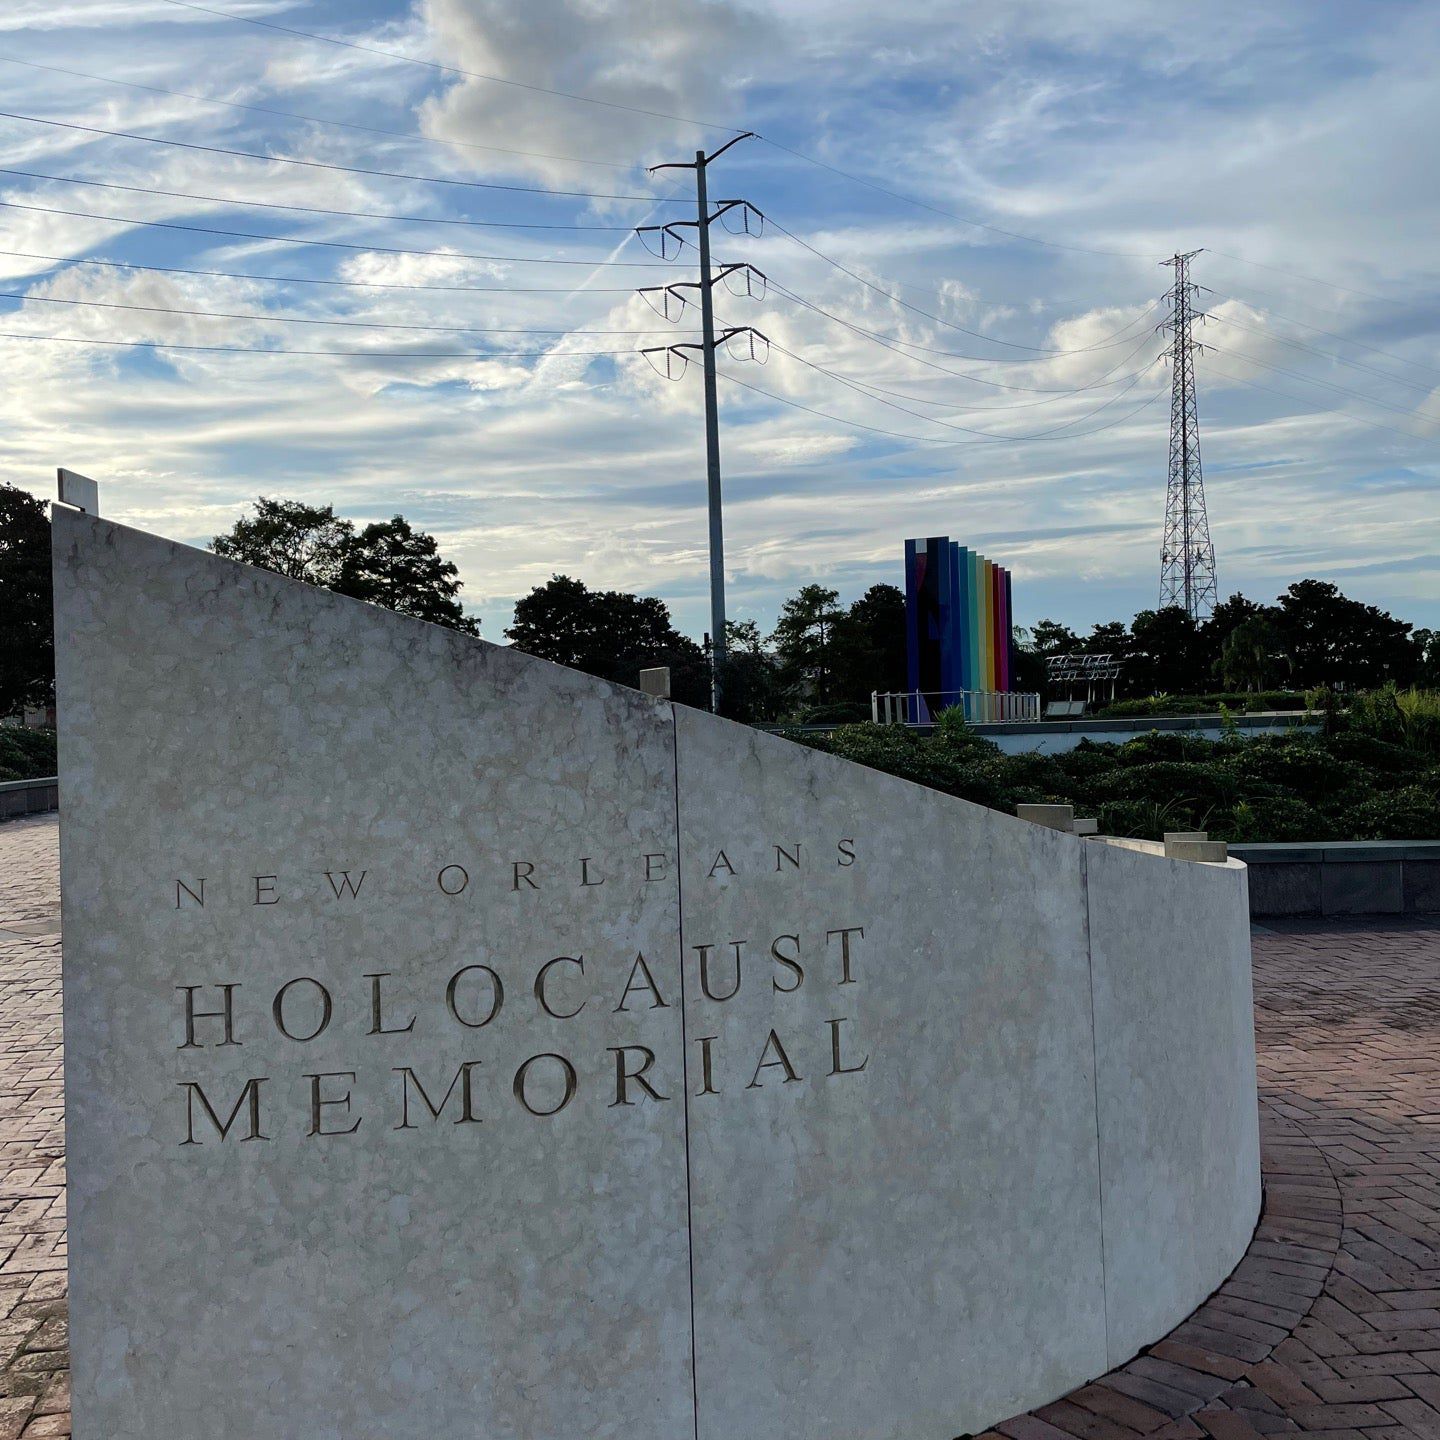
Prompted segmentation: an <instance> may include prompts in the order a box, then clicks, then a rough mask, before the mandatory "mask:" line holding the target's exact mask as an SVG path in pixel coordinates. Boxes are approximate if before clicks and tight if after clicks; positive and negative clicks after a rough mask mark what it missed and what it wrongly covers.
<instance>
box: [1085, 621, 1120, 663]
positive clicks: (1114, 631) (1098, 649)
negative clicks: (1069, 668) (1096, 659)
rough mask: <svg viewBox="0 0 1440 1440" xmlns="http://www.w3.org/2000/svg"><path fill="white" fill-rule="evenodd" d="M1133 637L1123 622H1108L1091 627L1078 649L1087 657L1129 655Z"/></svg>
mask: <svg viewBox="0 0 1440 1440" xmlns="http://www.w3.org/2000/svg"><path fill="white" fill-rule="evenodd" d="M1130 645H1131V636H1130V632H1129V630H1127V629H1126V628H1125V622H1124V621H1123V620H1106V621H1104V622H1097V623H1096V624H1095V625H1092V626H1091V627H1090V633H1089V634H1088V635H1087V636H1085V638H1084V639H1083V640H1081V641H1080V643H1079V646H1078V648H1079V649H1080V650H1083V651H1084V652H1085V654H1087V655H1121V656H1124V655H1128V654H1129V653H1130Z"/></svg>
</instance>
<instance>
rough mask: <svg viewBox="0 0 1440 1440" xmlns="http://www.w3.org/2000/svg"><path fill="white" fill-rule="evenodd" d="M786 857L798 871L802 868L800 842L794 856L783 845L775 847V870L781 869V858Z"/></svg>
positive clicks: (797, 842)
mask: <svg viewBox="0 0 1440 1440" xmlns="http://www.w3.org/2000/svg"><path fill="white" fill-rule="evenodd" d="M782 855H783V856H784V857H785V859H787V860H788V861H789V862H790V863H791V864H792V865H793V866H794V867H795V868H796V869H797V870H798V869H799V868H800V842H799V841H798V840H797V841H796V842H795V853H794V854H793V855H792V854H791V853H790V852H789V851H788V850H787V849H786V848H785V847H784V846H783V845H777V846H776V847H775V868H776V870H779V868H780V857H781V856H782Z"/></svg>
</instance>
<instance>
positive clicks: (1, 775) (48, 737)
mask: <svg viewBox="0 0 1440 1440" xmlns="http://www.w3.org/2000/svg"><path fill="white" fill-rule="evenodd" d="M56 769H57V762H56V758H55V732H54V731H53V730H31V729H27V728H26V727H25V726H23V725H5V724H0V780H35V779H38V778H39V777H41V776H44V775H53V774H55V772H56Z"/></svg>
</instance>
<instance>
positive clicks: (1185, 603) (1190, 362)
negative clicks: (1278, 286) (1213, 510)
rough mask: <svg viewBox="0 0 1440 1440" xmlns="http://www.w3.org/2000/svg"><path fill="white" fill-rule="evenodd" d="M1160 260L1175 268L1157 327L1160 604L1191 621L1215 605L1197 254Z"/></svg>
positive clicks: (1192, 252) (1196, 251) (1204, 614)
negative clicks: (1164, 407)
mask: <svg viewBox="0 0 1440 1440" xmlns="http://www.w3.org/2000/svg"><path fill="white" fill-rule="evenodd" d="M1199 253H1200V252H1199V251H1198V250H1191V251H1189V252H1188V253H1186V254H1184V255H1176V256H1174V257H1173V258H1172V259H1169V260H1162V261H1161V262H1160V263H1161V264H1162V265H1169V266H1171V267H1173V269H1174V271H1175V285H1174V288H1173V289H1171V290H1170V292H1169V293H1168V294H1167V295H1166V296H1165V298H1166V299H1167V300H1169V301H1170V302H1171V309H1170V318H1169V319H1168V320H1167V321H1165V323H1164V324H1163V325H1161V326H1160V329H1162V330H1168V331H1169V332H1170V335H1171V348H1170V387H1171V388H1170V477H1169V482H1168V484H1167V485H1166V489H1165V539H1164V541H1163V542H1162V544H1161V547H1160V605H1161V607H1162V608H1163V607H1165V606H1166V605H1179V606H1182V607H1183V608H1184V610H1185V612H1186V613H1187V614H1188V615H1189V616H1190V618H1191V619H1192V620H1204V619H1207V618H1208V617H1209V615H1210V612H1211V611H1212V610H1213V609H1214V608H1215V600H1216V580H1215V547H1214V546H1213V545H1212V544H1211V543H1210V522H1209V520H1208V519H1207V518H1206V515H1205V481H1204V478H1203V476H1202V475H1201V472H1200V417H1199V413H1198V412H1197V410H1196V408H1195V352H1196V351H1197V350H1199V349H1201V348H1202V347H1201V346H1200V344H1199V343H1198V342H1197V341H1195V340H1192V339H1191V337H1190V327H1191V325H1192V323H1193V322H1194V321H1196V320H1203V319H1204V318H1205V317H1204V315H1203V314H1197V313H1196V311H1195V308H1194V303H1193V302H1194V298H1195V296H1196V295H1197V294H1198V293H1199V291H1200V287H1199V286H1198V285H1194V284H1192V283H1191V281H1190V261H1191V260H1192V259H1193V258H1194V257H1195V256H1196V255H1198V254H1199Z"/></svg>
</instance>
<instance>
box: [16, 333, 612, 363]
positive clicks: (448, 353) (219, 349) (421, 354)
mask: <svg viewBox="0 0 1440 1440" xmlns="http://www.w3.org/2000/svg"><path fill="white" fill-rule="evenodd" d="M0 340H44V341H49V342H51V343H54V344H59V345H105V346H110V347H113V348H118V349H129V350H194V351H201V352H204V353H206V354H219V355H262V356H263V355H329V356H332V357H334V358H336V359H341V360H476V361H480V360H521V359H541V358H545V357H553V358H555V359H564V358H566V357H567V356H592V355H630V354H633V353H634V352H633V351H631V350H555V349H550V350H291V349H285V348H282V347H280V346H267V347H266V348H265V349H263V350H262V349H252V348H250V347H249V346H245V345H189V344H182V343H180V342H178V341H172V340H97V339H93V338H92V337H90V336H88V335H30V334H26V333H25V332H23V331H14V330H0Z"/></svg>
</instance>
